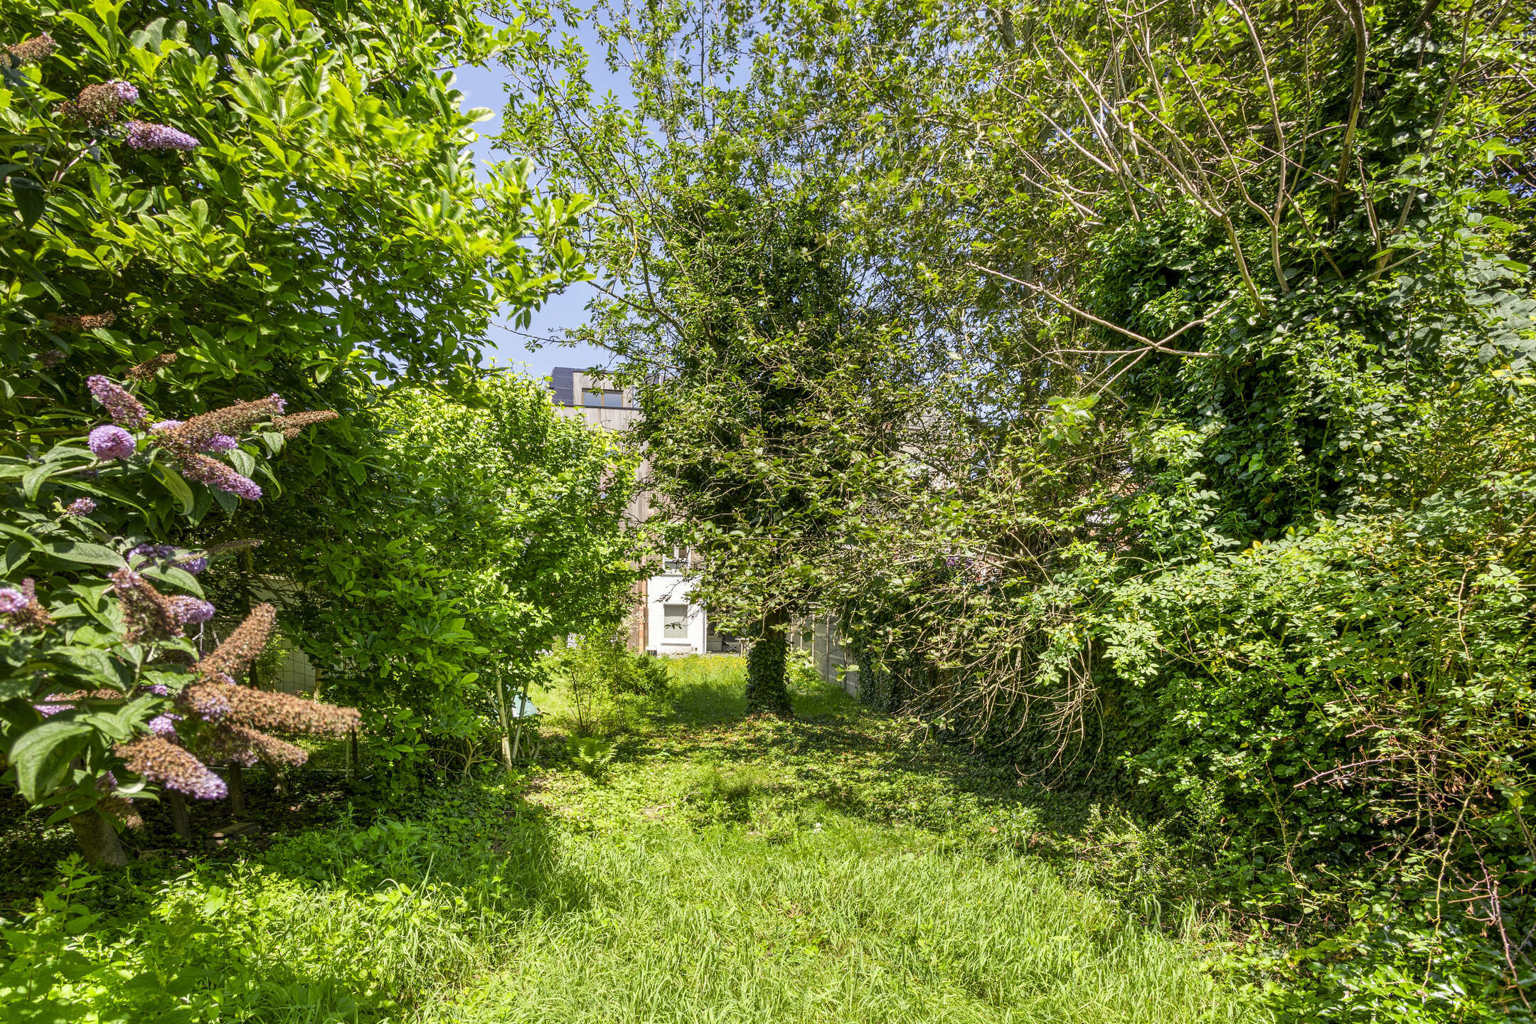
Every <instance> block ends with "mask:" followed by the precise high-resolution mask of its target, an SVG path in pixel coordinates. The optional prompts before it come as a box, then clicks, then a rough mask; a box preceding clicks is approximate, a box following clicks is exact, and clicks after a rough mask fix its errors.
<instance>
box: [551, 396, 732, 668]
mask: <svg viewBox="0 0 1536 1024" xmlns="http://www.w3.org/2000/svg"><path fill="white" fill-rule="evenodd" d="M549 388H550V392H551V394H552V397H553V400H554V404H555V412H556V413H557V414H558V415H561V416H565V417H568V418H571V419H580V420H584V421H586V422H587V423H589V424H591V425H592V426H594V427H599V428H601V429H603V430H614V431H625V430H629V429H630V428H631V427H633V426H634V425H635V424H636V423H638V422H639V421H640V418H641V412H640V409H639V407H638V406H637V405H636V403H635V400H634V392H633V390H632V389H629V388H623V387H620V386H619V385H617V384H616V383H614V382H612V381H610V380H609V379H607V378H606V377H604V376H602V375H601V374H594V373H589V372H587V371H585V370H578V369H575V368H574V367H569V366H557V367H555V368H554V370H553V371H552V372H551V373H550V376H549ZM649 471H650V465H649V463H646V464H643V465H642V466H641V470H640V472H641V479H642V480H644V479H645V478H646V477H647V476H648V475H649ZM625 515H626V517H627V518H628V519H629V520H630V521H631V522H634V523H637V524H638V523H643V522H645V521H646V520H647V519H649V518H650V517H651V495H650V492H649V491H647V490H645V489H644V488H643V487H642V488H641V489H640V490H638V491H637V492H636V493H635V496H634V498H632V499H631V500H630V504H629V508H628V509H627V510H626V511H625ZM654 568H655V569H656V570H658V571H657V572H655V573H654V574H653V575H651V576H648V577H646V578H645V579H643V580H641V581H640V582H639V583H637V584H636V585H635V603H634V607H633V608H632V610H631V613H630V617H629V646H630V649H631V650H634V651H647V652H649V653H652V654H705V653H719V652H721V651H726V650H734V649H735V644H734V641H732V640H731V638H729V637H726V636H723V635H721V634H719V633H716V632H715V631H714V630H713V629H712V628H711V627H710V624H709V613H708V611H707V609H705V607H704V606H703V605H702V604H700V603H699V602H698V601H696V600H695V599H694V597H693V588H694V583H695V580H696V577H697V571H698V569H699V562H698V558H697V556H696V555H695V554H694V553H693V552H691V551H689V550H686V549H678V550H675V551H673V552H672V553H671V556H670V557H668V558H664V559H663V560H662V562H661V564H660V565H658V566H655V567H654Z"/></svg>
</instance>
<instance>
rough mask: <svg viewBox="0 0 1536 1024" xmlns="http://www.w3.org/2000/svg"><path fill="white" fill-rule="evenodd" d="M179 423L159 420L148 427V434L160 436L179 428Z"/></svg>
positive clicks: (179, 421) (177, 421)
mask: <svg viewBox="0 0 1536 1024" xmlns="http://www.w3.org/2000/svg"><path fill="white" fill-rule="evenodd" d="M181 422H182V421H181V420H159V421H157V422H155V423H151V424H150V425H149V432H150V433H151V434H161V433H164V432H165V431H167V430H171V429H172V428H175V427H179V426H181Z"/></svg>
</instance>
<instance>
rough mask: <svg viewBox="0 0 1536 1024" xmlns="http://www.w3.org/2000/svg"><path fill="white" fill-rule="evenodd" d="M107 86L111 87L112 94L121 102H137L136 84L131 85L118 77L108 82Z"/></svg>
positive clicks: (137, 89) (137, 91)
mask: <svg viewBox="0 0 1536 1024" xmlns="http://www.w3.org/2000/svg"><path fill="white" fill-rule="evenodd" d="M107 88H109V89H111V90H112V93H113V95H115V96H116V97H117V98H118V99H119V100H120V101H122V102H123V103H137V102H139V87H138V86H136V85H132V84H130V83H128V82H125V81H123V80H122V79H120V78H119V79H115V80H113V81H111V82H108V83H107Z"/></svg>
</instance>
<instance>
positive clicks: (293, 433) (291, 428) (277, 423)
mask: <svg viewBox="0 0 1536 1024" xmlns="http://www.w3.org/2000/svg"><path fill="white" fill-rule="evenodd" d="M339 415H340V413H338V412H337V411H336V410H335V409H314V410H311V411H310V412H295V413H290V414H288V415H287V416H274V417H273V418H272V425H273V426H274V427H276V428H277V429H278V430H281V431H282V432H283V436H284V437H286V438H288V439H289V440H290V441H291V440H293V439H294V438H295V437H298V436H299V433H300V431H302V430H303V429H304V428H305V427H312V426H314V425H315V424H316V423H325V422H328V421H330V420H334V419H336V417H337V416H339Z"/></svg>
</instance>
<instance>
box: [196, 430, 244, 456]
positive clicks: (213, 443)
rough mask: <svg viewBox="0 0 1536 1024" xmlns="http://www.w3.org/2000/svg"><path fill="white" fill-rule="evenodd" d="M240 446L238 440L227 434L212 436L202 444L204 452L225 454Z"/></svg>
mask: <svg viewBox="0 0 1536 1024" xmlns="http://www.w3.org/2000/svg"><path fill="white" fill-rule="evenodd" d="M239 446H240V442H239V440H237V439H236V438H233V437H230V436H229V435H228V434H214V435H213V436H212V437H210V438H209V439H208V440H207V441H205V442H204V443H203V451H205V452H227V451H230V450H231V449H234V448H238V447H239Z"/></svg>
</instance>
